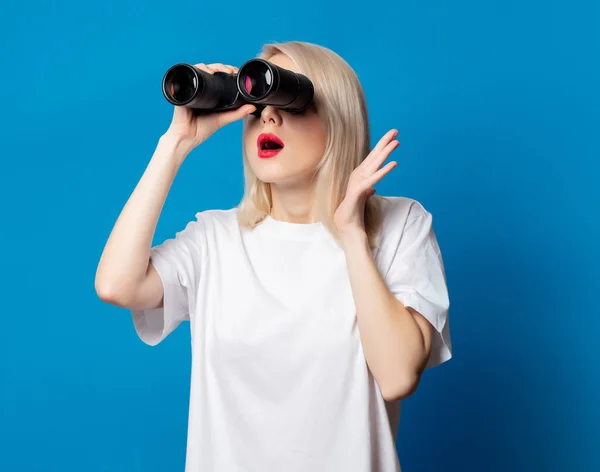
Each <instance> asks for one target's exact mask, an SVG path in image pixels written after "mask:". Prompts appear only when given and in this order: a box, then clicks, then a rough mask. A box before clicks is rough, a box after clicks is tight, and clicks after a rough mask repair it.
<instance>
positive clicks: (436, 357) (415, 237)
mask: <svg viewBox="0 0 600 472" xmlns="http://www.w3.org/2000/svg"><path fill="white" fill-rule="evenodd" d="M421 208H422V207H421ZM389 254H390V257H391V261H390V263H389V266H388V267H389V268H388V270H387V272H386V276H385V279H386V283H387V285H388V287H389V289H390V291H391V292H392V293H393V294H394V296H395V297H396V298H397V299H398V300H400V301H401V302H402V303H403V304H404V306H406V307H412V308H414V309H415V310H416V311H418V312H419V313H420V314H421V315H423V316H424V317H425V318H426V319H427V320H428V321H429V322H430V323H431V324H432V325H433V327H434V328H435V331H434V336H433V339H432V346H431V355H430V358H429V362H428V363H427V365H426V368H431V367H434V366H436V365H438V364H441V363H443V362H445V361H447V360H449V359H450V358H451V357H452V343H451V339H450V327H449V322H448V310H449V307H450V301H449V297H448V289H447V286H446V274H445V270H444V263H443V259H442V254H441V251H440V248H439V245H438V241H437V238H436V235H435V233H434V231H433V226H432V215H431V213H429V212H427V211H425V210H422V213H421V214H419V215H418V216H414V217H412V218H411V219H410V220H409V221H407V223H406V225H405V227H404V230H403V231H402V234H401V235H398V236H397V237H395V238H393V244H392V247H391V248H389Z"/></svg>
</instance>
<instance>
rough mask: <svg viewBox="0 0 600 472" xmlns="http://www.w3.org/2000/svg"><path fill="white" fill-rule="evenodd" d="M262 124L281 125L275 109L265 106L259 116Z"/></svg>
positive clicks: (278, 114)
mask: <svg viewBox="0 0 600 472" xmlns="http://www.w3.org/2000/svg"><path fill="white" fill-rule="evenodd" d="M260 118H261V120H262V122H263V124H266V123H272V124H274V125H276V126H279V125H281V114H280V112H279V110H278V109H277V108H276V107H273V106H271V105H268V106H266V107H265V108H264V109H263V111H262V112H261V114H260Z"/></svg>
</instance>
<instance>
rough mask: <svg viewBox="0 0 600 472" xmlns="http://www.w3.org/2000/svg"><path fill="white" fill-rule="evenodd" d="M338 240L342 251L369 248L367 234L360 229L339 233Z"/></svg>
mask: <svg viewBox="0 0 600 472" xmlns="http://www.w3.org/2000/svg"><path fill="white" fill-rule="evenodd" d="M339 239H340V244H341V245H342V248H343V249H344V250H348V249H357V248H363V247H368V246H369V238H368V236H367V232H366V231H365V230H364V229H360V228H357V229H352V230H347V231H344V232H340V233H339Z"/></svg>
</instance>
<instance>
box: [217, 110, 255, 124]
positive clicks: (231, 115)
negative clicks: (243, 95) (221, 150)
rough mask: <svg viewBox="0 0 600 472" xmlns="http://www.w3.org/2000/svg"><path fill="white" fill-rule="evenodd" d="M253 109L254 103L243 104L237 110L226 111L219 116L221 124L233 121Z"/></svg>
mask: <svg viewBox="0 0 600 472" xmlns="http://www.w3.org/2000/svg"><path fill="white" fill-rule="evenodd" d="M255 110H256V107H255V106H254V105H244V106H243V107H240V108H238V109H237V110H231V111H226V112H224V113H223V115H222V117H221V120H222V123H223V125H226V124H229V123H232V122H234V121H237V120H241V119H242V118H244V117H245V116H247V115H249V114H250V113H253V112H254V111H255Z"/></svg>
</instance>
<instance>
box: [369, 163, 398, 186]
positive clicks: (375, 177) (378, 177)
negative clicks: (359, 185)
mask: <svg viewBox="0 0 600 472" xmlns="http://www.w3.org/2000/svg"><path fill="white" fill-rule="evenodd" d="M397 165H398V163H397V162H396V161H392V162H388V163H387V164H386V165H385V166H384V167H383V168H381V169H379V170H378V171H377V172H375V173H374V174H373V175H372V176H371V177H369V178H368V179H367V180H366V181H365V187H372V186H373V185H375V184H376V183H377V182H379V181H380V180H381V179H383V177H385V175H386V174H387V173H388V172H390V171H391V170H392V169H393V168H394V167H396V166H397Z"/></svg>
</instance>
